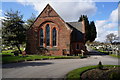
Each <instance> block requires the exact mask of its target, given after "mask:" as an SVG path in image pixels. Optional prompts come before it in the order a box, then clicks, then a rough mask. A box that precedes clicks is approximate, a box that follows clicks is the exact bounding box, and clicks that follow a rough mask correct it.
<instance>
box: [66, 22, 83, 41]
mask: <svg viewBox="0 0 120 80" xmlns="http://www.w3.org/2000/svg"><path fill="white" fill-rule="evenodd" d="M66 24H67V25H68V26H69V27H70V28H71V29H73V31H72V33H71V35H72V36H71V41H75V42H76V41H77V42H78V41H81V42H82V41H83V33H82V22H67V23H66Z"/></svg>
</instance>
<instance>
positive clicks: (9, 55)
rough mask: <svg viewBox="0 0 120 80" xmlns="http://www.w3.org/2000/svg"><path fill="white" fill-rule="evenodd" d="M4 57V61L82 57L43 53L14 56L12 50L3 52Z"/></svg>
mask: <svg viewBox="0 0 120 80" xmlns="http://www.w3.org/2000/svg"><path fill="white" fill-rule="evenodd" d="M0 56H1V57H2V63H3V64H5V63H16V62H24V61H33V60H45V59H74V58H80V57H79V56H43V55H26V56H22V55H21V54H19V56H14V54H13V53H10V52H7V53H6V52H3V53H0Z"/></svg>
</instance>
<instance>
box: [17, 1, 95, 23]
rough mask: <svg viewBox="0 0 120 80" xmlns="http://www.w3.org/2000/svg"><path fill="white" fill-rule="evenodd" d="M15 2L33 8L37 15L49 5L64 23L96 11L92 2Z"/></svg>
mask: <svg viewBox="0 0 120 80" xmlns="http://www.w3.org/2000/svg"><path fill="white" fill-rule="evenodd" d="M17 1H18V2H19V3H21V4H23V5H31V6H33V8H34V10H36V11H37V12H38V13H37V14H39V13H40V12H41V11H42V10H43V9H44V7H45V6H46V5H47V4H48V3H49V4H50V5H51V6H52V7H53V8H54V9H55V11H56V12H57V13H58V14H59V15H60V16H61V17H62V18H63V19H64V20H65V21H78V19H79V17H80V16H81V15H82V14H85V15H88V16H92V15H94V14H95V13H96V11H97V7H96V5H95V3H94V2H54V1H55V0H53V2H51V1H49V0H48V1H45V2H40V1H39V2H38V1H33V2H29V1H28V0H26V1H25V2H20V1H21V0H17ZM31 1H32V0H31Z"/></svg>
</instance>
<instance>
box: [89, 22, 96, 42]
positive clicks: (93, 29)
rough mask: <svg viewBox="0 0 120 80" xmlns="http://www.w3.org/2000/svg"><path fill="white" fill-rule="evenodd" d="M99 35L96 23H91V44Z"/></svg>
mask: <svg viewBox="0 0 120 80" xmlns="http://www.w3.org/2000/svg"><path fill="white" fill-rule="evenodd" d="M96 35H97V31H96V27H95V23H94V21H91V22H90V42H93V41H94V40H95V38H96Z"/></svg>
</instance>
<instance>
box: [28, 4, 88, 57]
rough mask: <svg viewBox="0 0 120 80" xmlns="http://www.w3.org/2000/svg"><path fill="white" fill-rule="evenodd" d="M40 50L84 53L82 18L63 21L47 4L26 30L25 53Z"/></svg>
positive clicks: (74, 53)
mask: <svg viewBox="0 0 120 80" xmlns="http://www.w3.org/2000/svg"><path fill="white" fill-rule="evenodd" d="M73 15H74V14H73ZM42 50H45V53H46V54H48V55H76V54H81V50H83V51H84V53H86V52H87V50H86V47H85V23H84V20H83V21H81V22H65V21H64V20H63V19H62V18H61V17H60V16H59V15H58V14H57V13H56V11H55V10H54V9H53V8H52V7H51V6H50V5H49V4H48V5H47V6H46V7H45V8H44V10H43V11H42V12H41V13H40V15H39V16H38V17H37V18H36V20H35V21H34V23H33V24H32V25H31V27H30V28H29V30H28V31H27V44H26V52H27V54H42V53H43V51H42Z"/></svg>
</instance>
